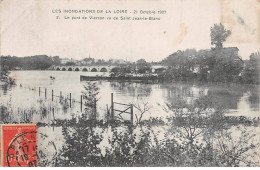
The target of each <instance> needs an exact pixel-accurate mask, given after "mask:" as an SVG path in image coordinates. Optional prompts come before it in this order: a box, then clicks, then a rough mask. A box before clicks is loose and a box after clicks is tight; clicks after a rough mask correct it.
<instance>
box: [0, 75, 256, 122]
mask: <svg viewBox="0 0 260 170" xmlns="http://www.w3.org/2000/svg"><path fill="white" fill-rule="evenodd" d="M81 74H93V73H88V72H84V73H81V72H57V71H16V72H12V73H11V75H15V76H14V78H16V83H17V86H7V85H4V86H3V85H2V86H1V90H0V95H1V101H0V102H1V106H2V108H1V110H2V111H1V112H2V113H1V114H2V116H1V121H7V119H8V120H12V121H15V122H21V121H26V122H28V121H36V122H38V121H40V122H45V123H50V122H52V121H53V120H54V119H71V118H72V117H73V116H74V115H79V114H80V112H81V109H80V103H79V101H80V96H81V92H82V90H83V89H84V88H83V85H85V84H86V83H85V82H80V81H79V76H80V75H81ZM50 75H52V76H54V77H55V80H50V79H49V77H50ZM97 84H98V86H99V88H100V93H99V96H98V97H99V98H100V100H99V101H98V103H97V110H98V114H97V118H98V119H99V120H102V119H105V117H106V115H105V113H106V109H107V108H106V105H108V106H109V105H110V103H111V97H110V94H111V93H114V100H115V101H117V102H122V103H126V104H130V103H141V102H142V101H148V102H149V104H150V105H152V106H153V107H152V109H151V110H150V112H151V114H147V115H145V116H144V118H143V119H144V120H145V119H149V118H150V117H163V118H166V117H167V116H169V114H168V113H167V112H165V111H164V110H163V108H162V107H161V106H162V105H164V104H165V103H174V102H175V103H178V102H179V101H180V100H183V101H185V102H186V103H188V104H192V103H193V102H194V101H195V100H196V99H198V98H199V97H202V96H208V97H209V99H210V100H212V102H214V103H216V104H218V105H219V106H220V107H222V108H225V109H227V114H228V115H233V116H241V115H243V116H250V117H259V93H260V91H259V88H258V87H256V86H255V87H248V86H243V85H237V86H234V85H233V86H213V85H191V84H183V83H175V84H143V83H135V82H107V81H99V82H97ZM39 86H40V87H42V89H41V92H42V93H41V94H39V93H38V91H37V90H38V89H35V87H39ZM45 88H47V93H48V94H47V96H46V97H45V95H44V89H45ZM51 90H53V91H54V96H55V97H54V100H53V101H52V100H51ZM60 92H62V97H63V99H64V100H62V101H60V100H59V95H60ZM69 93H71V94H72V108H69ZM4 110H7V112H8V113H13V115H8V116H7V115H4V114H3V112H4ZM21 110H23V112H22V111H21ZM134 111H135V113H137V112H138V110H134ZM25 112H26V113H25ZM31 113H33V115H31ZM5 114H6V112H5ZM18 115H23V117H24V118H23V119H22V120H21V118H20V117H19V116H18ZM30 116H32V117H30ZM7 117H8V118H7ZM10 117H11V118H10ZM18 117H19V118H18Z"/></svg>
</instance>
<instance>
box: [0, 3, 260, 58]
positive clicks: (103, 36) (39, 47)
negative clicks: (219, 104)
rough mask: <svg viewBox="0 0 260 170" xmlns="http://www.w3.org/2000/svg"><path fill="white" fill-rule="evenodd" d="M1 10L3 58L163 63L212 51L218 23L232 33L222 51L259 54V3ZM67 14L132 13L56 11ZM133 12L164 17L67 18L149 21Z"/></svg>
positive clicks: (20, 5)
mask: <svg viewBox="0 0 260 170" xmlns="http://www.w3.org/2000/svg"><path fill="white" fill-rule="evenodd" d="M0 6H1V16H0V24H1V25H0V26H1V34H0V35H1V36H0V38H1V42H0V43H1V44H0V45H1V46H0V47H1V48H0V53H1V55H11V56H19V57H24V56H33V55H43V54H45V55H48V56H60V57H62V58H65V57H66V58H73V59H83V58H86V57H89V56H90V57H93V58H95V59H105V60H107V59H111V58H114V59H124V60H128V61H136V60H138V59H141V58H144V59H145V60H147V61H160V60H162V59H164V58H165V57H167V56H169V55H170V54H172V53H173V52H175V51H177V50H185V49H187V48H195V49H197V50H199V49H209V48H211V47H212V45H211V43H210V27H212V26H213V25H214V24H215V23H220V22H221V23H223V25H224V26H225V28H227V29H229V30H231V31H232V34H231V36H230V37H228V38H227V41H226V42H225V43H224V47H238V48H239V55H240V56H241V57H242V58H243V59H248V57H249V55H250V54H251V53H252V52H257V51H260V2H259V1H258V0H113V1H112V0H97V1H94V0H44V1H43V0H26V1H20V0H3V1H2V2H1V4H0ZM64 9H72V10H75V9H78V10H83V9H84V10H98V9H99V10H103V11H105V10H111V11H113V10H128V14H113V13H112V14H109V13H103V14H64V13H54V12H53V11H55V10H64ZM133 10H137V11H138V12H140V10H142V11H158V10H163V11H166V14H164V15H160V20H159V21H133V20H130V21H125V20H94V21H93V20H82V19H81V20H71V19H67V20H65V19H64V17H65V16H69V17H72V16H75V17H76V16H80V17H82V16H104V17H108V16H112V17H114V16H117V17H120V16H130V17H132V16H140V17H142V16H148V15H146V14H137V15H133ZM129 12H132V13H131V14H130V13H129ZM56 16H59V17H60V19H56ZM154 16H156V17H158V16H159V15H158V14H156V15H154Z"/></svg>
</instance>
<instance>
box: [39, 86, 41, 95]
mask: <svg viewBox="0 0 260 170" xmlns="http://www.w3.org/2000/svg"><path fill="white" fill-rule="evenodd" d="M39 96H41V88H40V87H39Z"/></svg>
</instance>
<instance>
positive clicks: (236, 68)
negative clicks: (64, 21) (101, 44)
mask: <svg viewBox="0 0 260 170" xmlns="http://www.w3.org/2000/svg"><path fill="white" fill-rule="evenodd" d="M210 31H211V34H210V36H211V45H212V48H211V49H206V50H199V51H197V50H195V49H186V50H178V51H177V52H175V53H173V54H171V55H169V56H168V57H166V58H165V59H163V60H162V61H160V62H158V63H159V64H162V65H164V66H166V69H165V70H164V69H161V70H157V72H156V73H158V78H159V79H160V80H161V81H165V82H172V81H198V82H234V83H246V84H259V71H260V68H259V66H260V64H259V62H260V53H259V52H256V53H252V54H251V55H250V56H249V60H242V59H241V57H240V56H239V55H238V51H239V49H238V48H237V47H226V48H225V47H223V43H224V42H225V41H226V39H227V38H228V37H229V36H230V35H231V31H230V30H227V29H225V28H224V26H223V25H222V24H221V23H220V24H215V25H214V26H212V27H211V28H210ZM89 60H91V61H89ZM92 60H93V61H92ZM0 61H1V62H0V63H1V70H0V71H1V77H2V75H6V73H7V71H8V70H15V69H22V70H46V69H49V68H50V67H51V66H52V65H60V64H61V60H60V58H59V57H58V56H54V57H50V56H47V55H36V56H30V57H15V56H13V57H11V56H1V58H0ZM83 61H85V62H88V63H89V62H90V63H91V64H92V65H93V64H103V65H104V64H108V65H109V64H112V63H114V62H112V61H113V60H108V61H105V60H98V61H95V60H94V59H93V58H85V59H83ZM158 63H149V62H146V61H145V60H144V59H140V60H138V61H136V62H121V63H120V62H119V63H114V64H117V65H118V67H116V68H113V69H112V70H111V72H112V74H111V75H112V76H124V75H126V74H129V73H139V74H145V73H152V68H151V66H152V65H153V64H158ZM75 64H76V63H74V62H67V63H66V64H65V65H68V66H69V65H75Z"/></svg>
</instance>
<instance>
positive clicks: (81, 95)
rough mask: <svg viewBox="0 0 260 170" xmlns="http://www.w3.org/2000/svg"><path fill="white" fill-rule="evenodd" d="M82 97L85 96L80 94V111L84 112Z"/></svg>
mask: <svg viewBox="0 0 260 170" xmlns="http://www.w3.org/2000/svg"><path fill="white" fill-rule="evenodd" d="M82 98H83V96H82V95H81V96H80V111H81V112H82Z"/></svg>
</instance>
